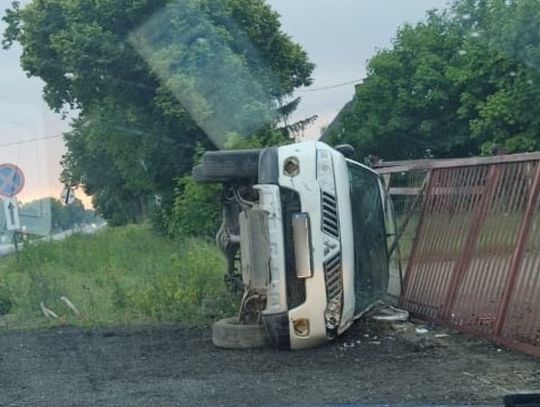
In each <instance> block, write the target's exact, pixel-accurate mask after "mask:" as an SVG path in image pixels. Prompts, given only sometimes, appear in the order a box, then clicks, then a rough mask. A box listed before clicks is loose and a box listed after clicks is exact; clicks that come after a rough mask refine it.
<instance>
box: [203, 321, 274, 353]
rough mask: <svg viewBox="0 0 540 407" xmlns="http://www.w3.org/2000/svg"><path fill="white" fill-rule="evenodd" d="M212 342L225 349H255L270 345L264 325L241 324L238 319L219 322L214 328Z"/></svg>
mask: <svg viewBox="0 0 540 407" xmlns="http://www.w3.org/2000/svg"><path fill="white" fill-rule="evenodd" d="M212 342H213V343H214V346H217V347H218V348H224V349H253V348H263V347H266V346H269V345H270V341H269V339H268V336H267V334H266V330H265V328H264V325H261V324H240V322H239V321H238V318H237V317H234V318H225V319H221V320H219V321H217V322H216V323H215V324H214V326H213V327H212Z"/></svg>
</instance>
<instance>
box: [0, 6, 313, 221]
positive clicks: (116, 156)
mask: <svg viewBox="0 0 540 407" xmlns="http://www.w3.org/2000/svg"><path fill="white" fill-rule="evenodd" d="M278 17H279V16H278V15H277V13H276V12H274V11H273V10H271V8H270V7H269V6H268V5H267V4H266V3H265V2H264V0H176V1H166V0H103V1H99V2H96V1H86V0H47V1H43V0H33V1H32V2H30V3H29V4H28V5H25V6H24V7H23V6H21V5H20V4H19V3H18V2H14V3H13V5H12V7H11V8H10V9H9V10H7V11H6V15H5V17H4V20H5V22H6V23H7V28H6V30H5V32H4V39H3V45H4V47H9V46H10V45H11V44H12V43H13V42H14V41H18V42H19V43H20V44H21V45H22V47H23V55H22V57H21V65H22V67H23V69H24V70H25V71H26V72H27V73H28V75H29V76H37V77H40V78H41V79H42V80H43V81H44V82H45V86H44V89H43V96H44V98H45V100H46V102H47V103H48V105H49V106H50V107H51V108H52V109H54V110H56V111H58V112H61V113H68V112H70V111H73V110H75V111H76V112H77V117H76V118H75V119H74V120H73V123H72V130H71V131H70V132H68V133H66V134H65V141H66V145H67V148H68V152H67V154H66V156H65V157H64V159H63V166H64V173H63V176H62V179H63V181H64V182H65V183H67V184H70V185H82V186H83V187H84V188H85V190H86V192H87V193H89V194H90V195H92V196H93V199H94V204H95V206H96V208H97V210H98V211H99V212H100V213H101V214H103V215H104V216H105V217H106V218H107V219H109V220H110V221H111V223H113V224H121V223H125V222H129V221H136V220H139V219H141V218H143V217H144V216H145V215H146V214H147V213H148V207H149V205H150V203H151V202H153V201H154V196H159V197H160V198H161V199H162V202H163V205H165V206H166V207H167V208H169V209H170V208H172V206H173V201H174V199H175V192H174V191H175V189H176V187H177V185H176V181H175V179H178V178H180V177H182V176H183V175H185V174H186V173H188V172H189V171H190V169H191V165H192V162H193V156H194V155H195V154H196V147H197V146H198V145H200V146H202V147H203V148H206V149H211V148H215V147H216V146H217V147H220V148H222V147H224V146H225V145H227V143H228V141H227V140H228V137H229V136H230V135H231V134H235V135H237V136H238V137H240V138H243V139H245V138H250V137H254V136H255V135H256V136H257V137H259V138H260V139H272V140H273V137H274V136H275V135H276V134H278V135H281V140H283V139H286V138H287V133H288V131H289V130H290V129H289V128H288V127H285V128H284V129H282V131H281V132H278V133H276V128H277V127H278V126H279V123H282V122H283V119H284V118H286V117H288V116H289V115H290V114H291V113H292V111H294V109H295V108H296V106H297V103H298V102H297V101H295V100H293V99H292V93H293V91H294V89H295V88H297V87H300V86H305V85H309V84H310V83H311V78H310V75H311V72H312V70H313V68H314V66H313V65H312V64H311V63H310V62H309V61H308V58H307V55H306V53H305V51H304V50H303V49H302V48H301V47H300V46H299V45H298V44H296V43H294V42H293V41H292V40H291V39H290V37H289V36H287V35H286V34H284V33H283V32H282V30H281V27H280V23H279V18H278Z"/></svg>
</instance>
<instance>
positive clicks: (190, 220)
mask: <svg viewBox="0 0 540 407" xmlns="http://www.w3.org/2000/svg"><path fill="white" fill-rule="evenodd" d="M221 190H222V188H221V185H219V184H216V185H208V184H198V183H197V182H195V180H194V179H193V178H192V177H191V176H185V177H183V178H181V179H180V180H179V181H178V186H177V188H176V191H175V199H174V204H173V208H172V211H171V214H170V215H169V219H168V231H169V234H170V235H171V236H172V237H174V238H177V239H183V238H187V237H203V238H213V237H214V236H215V234H216V232H217V230H218V229H219V225H220V222H221V205H220V201H221Z"/></svg>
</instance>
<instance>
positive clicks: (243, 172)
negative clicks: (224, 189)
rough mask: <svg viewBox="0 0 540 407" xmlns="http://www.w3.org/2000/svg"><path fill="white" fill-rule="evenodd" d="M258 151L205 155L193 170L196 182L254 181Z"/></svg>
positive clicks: (218, 152) (257, 172)
mask: <svg viewBox="0 0 540 407" xmlns="http://www.w3.org/2000/svg"><path fill="white" fill-rule="evenodd" d="M260 153H261V151H260V150H233V151H212V152H208V153H205V154H204V156H203V159H202V164H201V165H198V166H196V167H195V168H194V169H193V178H194V179H195V181H197V182H210V183H222V182H234V181H256V180H257V177H258V174H259V155H260Z"/></svg>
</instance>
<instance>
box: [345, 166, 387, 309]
mask: <svg viewBox="0 0 540 407" xmlns="http://www.w3.org/2000/svg"><path fill="white" fill-rule="evenodd" d="M347 166H348V169H349V179H350V193H351V209H352V220H353V234H354V274H355V278H354V289H355V296H356V302H355V312H356V313H358V312H361V311H362V310H364V309H365V307H367V306H368V305H370V304H371V303H372V302H373V301H375V300H377V299H378V298H382V296H383V295H384V293H385V292H386V289H387V286H388V262H387V248H386V232H385V224H384V210H383V203H382V197H381V189H380V182H379V178H378V176H377V175H376V174H374V173H372V172H371V171H369V170H368V169H366V168H363V167H361V166H359V165H357V164H355V163H353V162H348V163H347Z"/></svg>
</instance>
